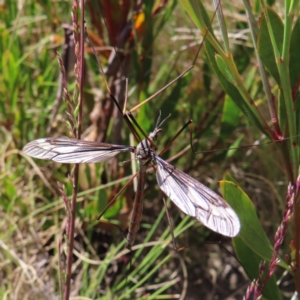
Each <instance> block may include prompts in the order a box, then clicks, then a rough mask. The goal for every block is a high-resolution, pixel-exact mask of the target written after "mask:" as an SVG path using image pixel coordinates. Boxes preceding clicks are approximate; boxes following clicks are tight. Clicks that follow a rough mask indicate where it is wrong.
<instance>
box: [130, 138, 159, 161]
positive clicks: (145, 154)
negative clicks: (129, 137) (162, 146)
mask: <svg viewBox="0 0 300 300" xmlns="http://www.w3.org/2000/svg"><path fill="white" fill-rule="evenodd" d="M154 151H155V149H154V147H153V146H152V145H151V142H150V141H149V140H148V139H144V140H142V141H141V142H140V143H139V144H138V145H137V147H136V154H135V156H136V158H137V160H138V163H139V165H140V167H142V166H145V167H147V166H148V165H149V164H150V163H151V162H152V160H153V158H154Z"/></svg>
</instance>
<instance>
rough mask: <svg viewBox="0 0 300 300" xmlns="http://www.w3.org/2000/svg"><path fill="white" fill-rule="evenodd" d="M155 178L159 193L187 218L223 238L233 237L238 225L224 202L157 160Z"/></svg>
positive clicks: (232, 212) (236, 232) (230, 209)
mask: <svg viewBox="0 0 300 300" xmlns="http://www.w3.org/2000/svg"><path fill="white" fill-rule="evenodd" d="M155 159H156V162H157V172H156V178H157V182H158V184H159V186H160V188H161V190H162V191H163V192H164V193H165V194H166V195H167V196H168V197H169V198H170V199H171V200H172V201H173V202H174V203H175V204H176V205H177V206H178V207H179V208H180V209H181V210H182V211H183V212H184V213H186V214H188V215H190V216H192V217H195V218H196V219H197V220H199V221H200V222H201V223H203V224H204V225H205V226H207V227H208V228H210V229H211V230H213V231H216V232H218V233H220V234H222V235H225V236H229V237H234V236H236V235H237V234H238V233H239V231H240V221H239V218H238V216H237V215H236V213H235V212H234V211H233V209H232V208H231V207H230V206H229V205H228V204H227V203H226V202H225V200H224V199H223V198H222V197H221V196H219V195H218V194H216V193H215V192H213V191H212V190H210V189H209V188H207V187H206V186H204V185H203V184H201V183H200V182H198V181H197V180H195V179H194V178H192V177H190V176H189V175H187V174H185V173H183V172H182V171H180V170H178V169H176V168H175V167H173V166H172V165H170V164H168V163H167V162H165V161H164V160H163V159H161V158H160V157H158V156H155Z"/></svg>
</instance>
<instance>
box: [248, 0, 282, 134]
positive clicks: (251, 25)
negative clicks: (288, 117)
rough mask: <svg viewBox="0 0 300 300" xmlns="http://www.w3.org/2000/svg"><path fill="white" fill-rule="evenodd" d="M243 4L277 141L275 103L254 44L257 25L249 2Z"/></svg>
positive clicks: (278, 132)
mask: <svg viewBox="0 0 300 300" xmlns="http://www.w3.org/2000/svg"><path fill="white" fill-rule="evenodd" d="M243 3H244V6H245V10H246V13H247V17H248V20H249V28H250V32H251V36H252V41H253V47H254V50H255V54H256V59H257V63H258V68H259V72H260V76H261V81H262V84H263V87H264V91H265V95H266V99H267V103H268V106H269V112H270V116H271V120H272V124H273V126H274V130H275V134H276V137H277V139H280V138H281V137H282V133H281V130H280V127H279V122H278V114H277V110H276V106H275V102H274V97H273V95H272V92H271V87H270V84H269V81H268V77H267V72H266V69H265V66H264V64H263V62H262V60H261V59H260V56H259V54H258V48H257V43H256V41H257V37H258V23H257V21H256V19H255V17H254V16H253V13H252V10H251V6H250V3H249V0H243Z"/></svg>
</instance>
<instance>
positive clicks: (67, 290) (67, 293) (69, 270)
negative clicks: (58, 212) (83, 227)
mask: <svg viewBox="0 0 300 300" xmlns="http://www.w3.org/2000/svg"><path fill="white" fill-rule="evenodd" d="M80 6H81V18H80V43H79V45H80V53H79V56H77V66H78V64H79V70H78V74H79V100H78V103H79V112H78V127H77V138H78V139H80V138H81V124H82V100H83V99H82V95H83V72H84V0H81V1H80ZM75 49H76V45H75ZM78 174H79V165H78V164H76V165H75V167H74V177H73V191H72V202H71V220H70V231H69V235H68V241H69V247H68V257H67V268H66V283H65V291H64V300H68V299H69V297H70V284H71V275H72V258H73V247H74V227H75V217H76V199H77V190H78Z"/></svg>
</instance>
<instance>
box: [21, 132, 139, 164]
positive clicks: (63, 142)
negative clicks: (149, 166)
mask: <svg viewBox="0 0 300 300" xmlns="http://www.w3.org/2000/svg"><path fill="white" fill-rule="evenodd" d="M134 150H135V148H134V147H130V146H120V145H112V144H105V143H96V142H90V141H83V140H77V139H70V138H67V137H60V138H43V139H38V140H34V141H32V142H30V143H28V144H27V145H25V147H24V148H23V152H24V153H26V154H27V155H29V156H32V157H35V158H40V159H49V160H53V161H56V162H60V163H72V164H79V163H97V162H102V161H106V160H109V159H110V158H112V157H113V156H115V155H117V154H119V153H120V152H123V151H132V152H133V151H134Z"/></svg>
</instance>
